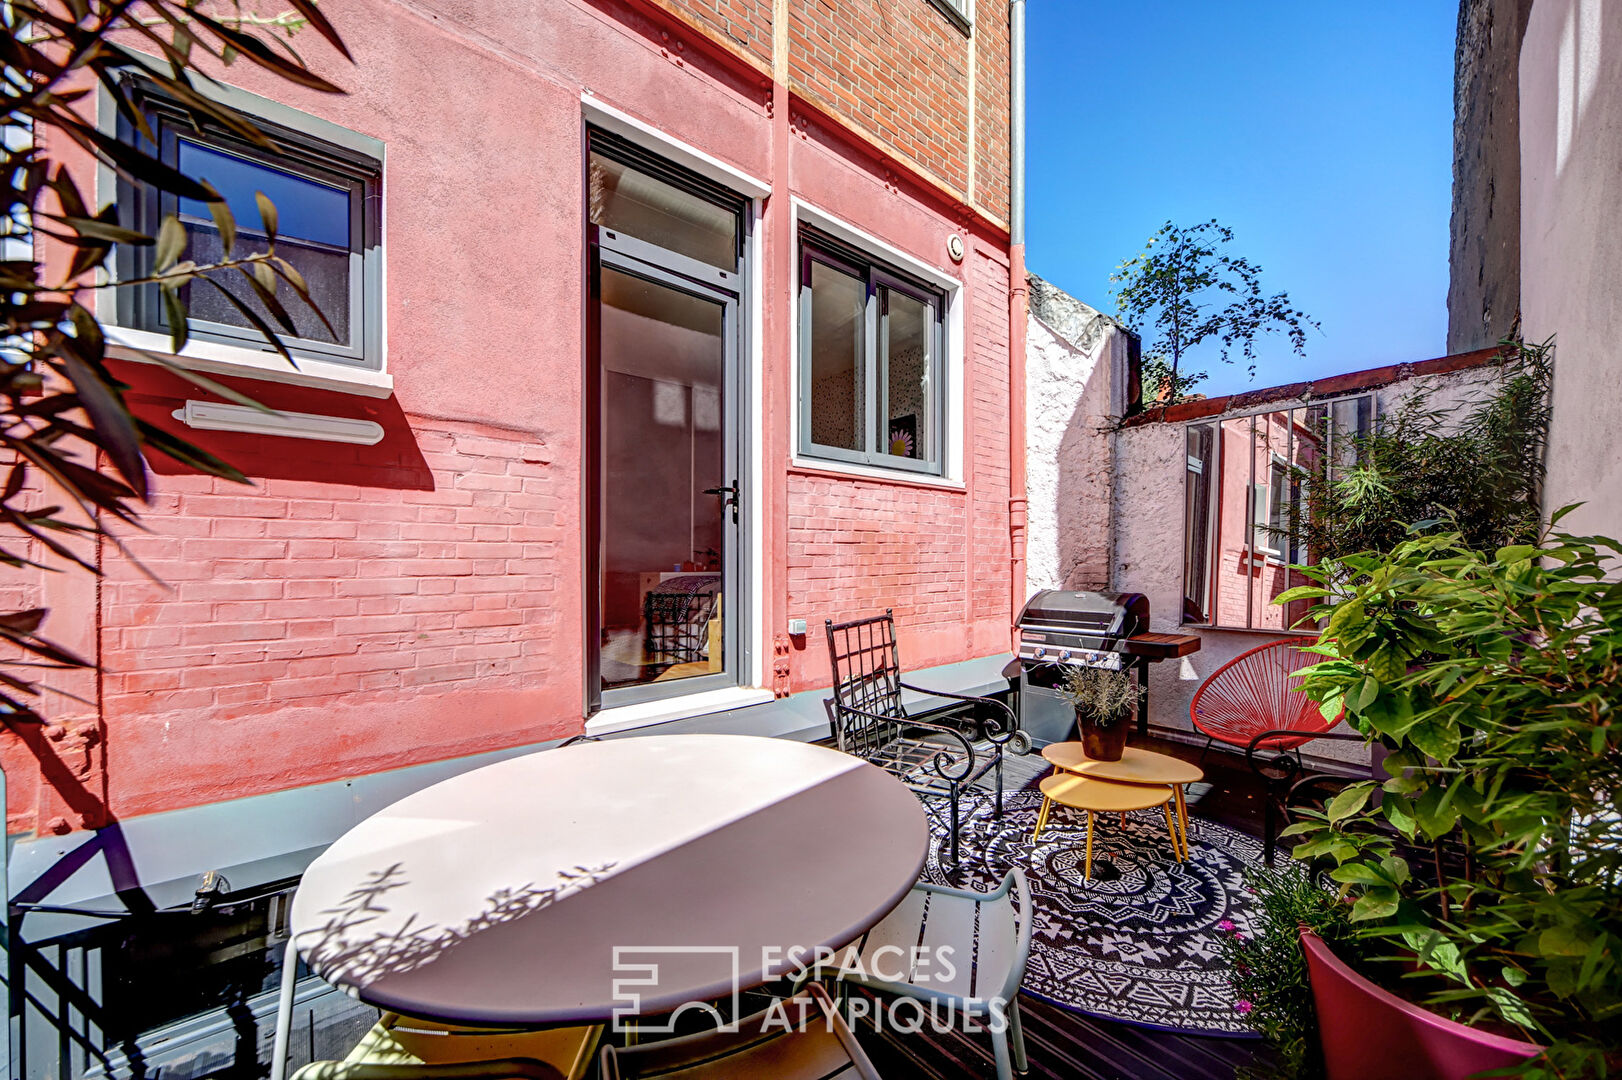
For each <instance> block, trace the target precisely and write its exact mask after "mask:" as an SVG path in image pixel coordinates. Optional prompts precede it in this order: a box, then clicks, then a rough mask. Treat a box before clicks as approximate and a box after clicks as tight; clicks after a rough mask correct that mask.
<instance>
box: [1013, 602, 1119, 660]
mask: <svg viewBox="0 0 1622 1080" xmlns="http://www.w3.org/2000/svg"><path fill="white" fill-rule="evenodd" d="M1148 629H1149V598H1148V597H1147V596H1144V595H1143V594H1142V593H1107V592H1067V591H1064V590H1061V589H1043V590H1042V591H1041V592H1039V593H1037V594H1036V595H1035V596H1033V597H1031V599H1030V601H1029V602H1028V603H1026V605H1025V609H1024V610H1023V611H1021V612H1020V613H1019V658H1020V660H1021V661H1022V662H1024V663H1025V664H1027V665H1029V664H1044V663H1045V664H1071V665H1074V666H1076V667H1101V668H1109V669H1111V670H1112V671H1120V670H1121V669H1122V668H1123V667H1125V666H1126V653H1125V652H1124V651H1123V648H1122V643H1123V642H1125V641H1126V639H1127V638H1130V637H1132V636H1133V635H1134V634H1139V633H1142V632H1144V631H1147V630H1148Z"/></svg>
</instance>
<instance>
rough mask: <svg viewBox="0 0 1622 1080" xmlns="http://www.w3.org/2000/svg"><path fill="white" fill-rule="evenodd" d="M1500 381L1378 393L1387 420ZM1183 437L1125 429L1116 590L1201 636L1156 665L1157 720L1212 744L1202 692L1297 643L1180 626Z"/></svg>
mask: <svg viewBox="0 0 1622 1080" xmlns="http://www.w3.org/2000/svg"><path fill="white" fill-rule="evenodd" d="M1498 377H1499V369H1498V368H1496V367H1481V368H1472V369H1467V370H1465V371H1460V372H1455V373H1452V374H1448V375H1440V376H1426V377H1421V378H1413V379H1407V380H1403V381H1401V382H1397V383H1393V384H1391V385H1388V386H1386V387H1383V388H1381V389H1379V390H1377V391H1375V394H1376V399H1377V402H1378V409H1379V412H1380V413H1381V414H1385V413H1388V412H1390V411H1392V410H1394V409H1396V408H1398V407H1400V405H1401V403H1402V402H1403V401H1405V400H1408V399H1410V398H1411V397H1413V395H1415V394H1417V393H1424V394H1426V395H1427V402H1426V403H1427V406H1428V407H1430V408H1449V407H1452V406H1455V405H1460V404H1465V405H1468V403H1470V402H1474V401H1479V400H1482V399H1484V398H1485V397H1487V396H1489V395H1490V393H1491V390H1492V388H1493V386H1494V385H1495V384H1496V382H1497V380H1498ZM1301 404H1303V402H1300V401H1281V402H1278V403H1276V404H1275V405H1273V406H1271V407H1272V408H1276V409H1287V408H1292V407H1296V406H1299V405H1301ZM1245 411H1247V412H1254V411H1255V409H1254V408H1252V409H1249V410H1245ZM1224 415H1242V413H1232V414H1224ZM1215 419H1219V417H1205V418H1202V419H1201V421H1200V422H1202V423H1204V422H1210V421H1212V420H1215ZM1184 428H1185V425H1184V424H1182V423H1163V422H1161V423H1146V424H1141V425H1138V426H1134V427H1128V428H1123V429H1122V430H1120V431H1119V432H1117V433H1116V434H1115V436H1114V440H1115V491H1114V518H1115V567H1114V581H1113V587H1114V588H1115V589H1117V590H1120V591H1123V592H1141V593H1143V594H1145V595H1146V596H1148V597H1149V609H1150V617H1151V622H1152V624H1153V626H1152V628H1153V629H1154V630H1157V631H1162V632H1166V633H1193V634H1197V635H1199V637H1200V639H1201V644H1200V651H1199V652H1197V653H1195V654H1193V655H1192V656H1187V657H1184V658H1182V659H1181V660H1173V661H1167V662H1164V663H1160V664H1153V665H1151V666H1150V669H1149V721H1150V724H1151V726H1152V727H1154V728H1155V729H1157V731H1158V732H1160V733H1162V734H1166V735H1169V736H1171V737H1174V738H1176V737H1186V738H1198V739H1199V741H1201V742H1203V741H1204V738H1205V737H1204V736H1203V735H1198V733H1196V732H1195V731H1194V726H1193V724H1192V723H1191V722H1190V720H1189V705H1190V703H1191V702H1192V701H1193V698H1194V692H1195V691H1196V690H1198V689H1199V687H1200V684H1201V683H1203V682H1204V681H1205V680H1206V679H1208V678H1209V677H1210V676H1211V674H1212V673H1213V672H1215V671H1216V669H1217V668H1219V667H1221V666H1222V665H1223V664H1225V663H1227V662H1228V661H1229V660H1232V659H1233V658H1234V657H1236V656H1238V655H1239V654H1240V653H1242V652H1244V651H1245V650H1247V649H1252V648H1256V647H1258V646H1260V645H1264V644H1266V643H1267V642H1269V641H1276V640H1278V639H1279V638H1281V637H1284V636H1294V635H1281V634H1273V633H1267V632H1263V631H1253V630H1211V629H1206V628H1202V627H1185V626H1182V625H1181V617H1182V609H1183V604H1182V591H1183V513H1184V510H1183V507H1184V490H1183V485H1184V478H1185V475H1186V472H1187V468H1186V458H1185V455H1186V453H1187V444H1186V440H1185V436H1184ZM1313 755H1317V756H1322V757H1325V758H1332V759H1338V760H1343V761H1366V760H1367V756H1366V754H1365V753H1364V752H1363V751H1362V749H1361V747H1359V746H1358V745H1357V744H1355V743H1319V744H1317V745H1316V746H1314V747H1311V748H1309V756H1313Z"/></svg>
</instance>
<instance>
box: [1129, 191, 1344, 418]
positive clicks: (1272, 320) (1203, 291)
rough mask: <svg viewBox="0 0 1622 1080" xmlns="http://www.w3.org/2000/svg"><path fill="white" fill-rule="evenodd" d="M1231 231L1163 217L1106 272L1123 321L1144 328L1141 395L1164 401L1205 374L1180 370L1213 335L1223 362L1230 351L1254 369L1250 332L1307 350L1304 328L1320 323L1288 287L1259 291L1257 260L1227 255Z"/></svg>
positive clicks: (1231, 356) (1181, 396) (1178, 396)
mask: <svg viewBox="0 0 1622 1080" xmlns="http://www.w3.org/2000/svg"><path fill="white" fill-rule="evenodd" d="M1232 242H1233V230H1232V229H1230V228H1228V227H1227V226H1225V225H1219V224H1218V223H1217V222H1216V221H1214V220H1212V221H1202V222H1200V223H1199V224H1198V225H1191V226H1186V227H1185V226H1181V225H1177V224H1174V223H1173V222H1170V221H1168V222H1166V223H1165V224H1164V225H1162V226H1161V227H1160V229H1159V230H1158V231H1157V232H1156V233H1155V234H1154V235H1153V236H1151V237H1149V240H1148V242H1147V243H1146V244H1145V245H1144V250H1143V251H1142V252H1140V253H1139V254H1137V255H1134V256H1133V257H1132V258H1130V259H1128V260H1127V261H1126V262H1124V263H1122V264H1121V265H1120V266H1118V267H1117V268H1116V270H1115V273H1113V274H1111V275H1110V284H1111V287H1112V289H1111V291H1112V294H1113V295H1114V297H1115V304H1116V310H1117V312H1118V314H1119V315H1120V318H1121V321H1122V322H1124V323H1126V324H1127V326H1129V327H1131V328H1132V329H1133V330H1135V331H1137V332H1139V333H1146V334H1147V335H1149V338H1148V342H1147V344H1146V345H1145V347H1144V354H1143V374H1144V396H1145V398H1146V399H1148V400H1151V401H1155V402H1157V403H1159V404H1165V405H1170V404H1173V403H1175V402H1178V401H1181V400H1183V399H1184V398H1186V397H1187V396H1188V394H1189V391H1190V390H1191V389H1192V388H1193V387H1194V386H1195V385H1196V384H1198V383H1199V382H1200V381H1201V380H1203V379H1204V378H1205V377H1206V373H1205V372H1203V371H1198V372H1187V371H1184V370H1183V361H1184V360H1185V359H1186V358H1187V357H1188V355H1189V353H1190V352H1191V351H1193V350H1195V349H1196V348H1198V347H1199V346H1200V345H1202V344H1204V343H1206V342H1213V343H1214V344H1215V346H1216V350H1217V356H1218V358H1219V359H1221V361H1222V362H1223V363H1225V364H1231V363H1233V362H1234V356H1235V354H1237V355H1239V356H1241V357H1243V358H1244V360H1245V362H1246V364H1247V365H1248V367H1249V369H1250V373H1251V374H1252V375H1254V374H1255V373H1256V339H1257V338H1258V337H1260V336H1261V335H1263V334H1269V333H1282V334H1284V335H1285V336H1286V337H1288V338H1289V341H1290V347H1291V349H1292V350H1293V351H1294V352H1295V354H1296V355H1297V356H1305V355H1306V348H1307V329H1308V328H1309V327H1310V328H1312V329H1317V327H1318V324H1317V323H1316V322H1314V321H1313V320H1312V319H1309V318H1308V317H1307V316H1306V314H1305V313H1304V312H1302V311H1300V310H1298V309H1297V308H1295V307H1294V306H1293V305H1292V304H1291V303H1290V297H1289V294H1288V293H1283V292H1280V293H1274V294H1273V295H1272V296H1268V295H1266V294H1265V293H1263V291H1262V286H1261V274H1262V269H1261V267H1259V266H1257V265H1256V264H1255V263H1253V262H1251V261H1250V260H1249V259H1246V258H1242V257H1240V256H1237V255H1232V254H1229V252H1228V245H1229V244H1230V243H1232Z"/></svg>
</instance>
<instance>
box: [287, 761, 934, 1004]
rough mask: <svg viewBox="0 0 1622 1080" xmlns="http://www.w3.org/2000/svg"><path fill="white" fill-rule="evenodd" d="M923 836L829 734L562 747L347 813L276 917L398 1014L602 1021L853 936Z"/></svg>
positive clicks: (887, 789)
mask: <svg viewBox="0 0 1622 1080" xmlns="http://www.w3.org/2000/svg"><path fill="white" fill-rule="evenodd" d="M928 842H929V837H928V828H927V825H926V823H925V820H924V815H923V811H922V808H921V807H920V806H919V805H918V801H917V798H916V797H915V796H914V795H913V794H912V792H910V791H908V790H907V789H906V788H905V787H904V786H902V785H901V784H900V783H899V782H898V781H896V780H895V779H893V778H892V777H890V776H889V775H887V774H885V773H884V772H882V771H881V770H879V769H876V768H874V767H873V766H871V765H867V764H865V763H863V762H861V761H860V760H858V759H856V758H854V757H851V756H849V755H846V754H841V753H839V752H837V751H834V750H828V749H825V748H823V747H818V746H811V745H809V744H805V743H797V742H792V741H788V740H780V739H763V738H755V737H750V736H741V735H665V736H658V735H650V736H642V737H636V738H629V739H619V740H613V741H609V742H601V743H580V744H576V745H574V746H570V747H563V748H559V749H555V750H549V751H544V752H541V753H538V754H530V755H526V756H524V757H521V758H512V759H509V760H507V761H503V762H499V763H497V764H495V765H490V766H487V767H485V768H482V769H476V770H474V771H472V772H468V773H464V774H462V775H461V776H457V777H453V778H452V779H450V780H446V781H444V782H443V783H439V784H435V785H434V786H432V787H429V788H426V789H424V790H422V791H419V792H417V793H416V794H414V795H411V796H408V797H407V798H405V799H402V800H400V801H399V802H397V803H395V804H394V805H393V806H390V807H388V808H387V809H385V810H383V811H381V812H379V813H377V814H375V815H373V816H372V817H370V818H368V819H367V820H365V821H363V822H361V823H360V824H359V825H357V826H356V827H355V828H354V829H352V830H350V831H349V832H348V833H346V834H345V835H344V836H342V837H340V838H339V839H338V840H337V841H336V842H335V843H334V844H333V845H332V846H331V847H330V848H328V849H327V850H326V851H325V852H324V853H323V854H322V855H321V856H320V857H319V858H317V859H316V860H315V861H314V862H313V863H312V864H311V865H310V867H309V869H308V870H307V871H306V872H305V875H304V879H303V881H302V883H301V884H300V886H299V890H298V893H297V895H296V896H295V897H294V900H293V910H292V916H291V919H292V930H293V935H294V940H295V941H296V942H297V944H298V949H299V952H300V953H301V954H302V955H303V956H304V958H305V960H306V961H308V962H309V964H310V966H311V968H312V969H313V970H314V971H315V972H316V973H317V974H318V975H320V976H321V977H323V978H325V979H326V980H328V981H329V982H332V983H334V984H335V985H338V986H341V987H343V988H345V989H346V990H348V991H349V992H351V993H353V994H354V995H355V996H357V997H359V998H360V999H361V1000H363V1001H366V1002H368V1003H370V1004H372V1005H376V1006H378V1007H380V1008H385V1009H390V1010H393V1011H397V1012H403V1013H406V1014H409V1015H413V1016H420V1017H425V1018H431V1019H437V1020H444V1021H449V1022H451V1023H465V1024H481V1023H483V1024H525V1025H541V1024H554V1023H586V1022H601V1021H603V1020H606V1019H608V1018H609V1017H610V1016H611V1015H612V1014H613V1013H614V1011H615V1010H616V1009H624V1008H626V1007H627V1005H628V1003H629V998H630V996H631V995H636V996H638V997H639V998H640V1001H641V1005H640V1011H641V1012H642V1013H643V1014H644V1015H655V1014H658V1013H661V1012H665V1011H668V1010H670V1009H672V1008H675V1007H678V1006H680V1005H682V1004H685V1003H686V1002H689V1001H702V1000H705V999H709V998H718V997H723V996H725V995H727V994H729V993H731V992H732V991H733V989H734V988H735V987H739V988H748V987H750V986H756V985H759V984H760V983H762V982H765V981H766V980H767V979H769V978H773V977H776V976H777V975H779V974H782V973H783V972H785V971H788V970H791V969H792V968H793V967H794V965H793V963H792V962H791V961H790V960H788V959H786V958H783V954H782V952H780V951H774V950H788V949H791V948H801V949H809V948H814V947H817V946H828V947H833V948H837V947H839V946H842V945H844V944H846V943H848V942H850V941H852V940H854V939H855V938H856V937H857V936H859V935H860V934H862V933H863V932H864V931H866V930H867V929H868V928H869V927H871V926H872V925H873V924H874V923H876V922H877V921H878V920H879V919H881V918H883V916H884V915H886V914H887V913H888V912H889V911H890V910H891V909H892V908H893V907H894V906H895V905H896V904H897V903H898V902H899V901H900V900H901V898H902V897H903V896H904V895H905V894H906V892H907V890H908V889H909V888H911V886H912V884H913V882H914V881H915V880H917V877H918V874H919V872H920V871H921V870H922V868H923V862H924V856H925V854H926V853H927V849H928ZM734 951H735V953H736V959H734V956H733V953H734ZM650 964H652V965H657V975H656V976H652V975H651V973H650V972H648V971H646V970H644V969H646V968H647V967H648V965H650ZM637 979H643V980H647V982H646V984H645V985H644V984H641V983H636V982H635V980H637ZM616 981H618V982H620V983H622V985H621V986H619V987H616V986H615V983H616Z"/></svg>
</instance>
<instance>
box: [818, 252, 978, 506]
mask: <svg viewBox="0 0 1622 1080" xmlns="http://www.w3.org/2000/svg"><path fill="white" fill-rule="evenodd" d="M799 257H800V262H799V267H800V273H799V290H800V295H799V297H798V301H797V302H798V304H799V308H798V310H799V320H800V326H799V335H798V336H799V341H798V343H797V349H798V356H799V364H798V367H799V374H798V379H797V384H798V385H797V390H798V393H799V406H798V410H797V415H798V418H799V423H798V438H797V439H796V444H797V445H796V450H797V453H798V455H799V456H800V457H801V458H805V459H821V460H825V461H838V462H845V463H848V464H854V465H866V466H868V467H870V468H876V469H891V470H894V471H896V472H906V473H916V474H921V475H924V476H935V477H942V476H945V475H946V460H947V450H948V447H947V428H946V421H947V414H946V409H947V387H946V370H947V369H946V315H947V298H946V294H945V293H944V292H942V291H941V290H940V289H938V288H935V287H934V286H931V285H927V284H925V283H924V282H922V281H919V280H918V279H917V278H914V277H912V276H910V275H908V274H905V273H903V272H901V271H899V270H897V269H895V268H894V267H892V266H889V265H887V264H885V263H883V262H881V261H879V260H877V259H873V258H871V257H869V256H867V255H865V254H863V253H862V252H860V251H858V250H856V249H855V248H853V247H851V246H850V245H849V244H845V243H843V242H841V241H839V240H837V239H835V238H833V237H831V236H829V235H827V234H826V233H823V232H821V231H820V230H817V229H814V228H812V227H810V226H802V227H801V229H800V236H799ZM818 262H820V263H822V264H824V265H826V266H828V267H830V268H832V269H834V270H837V271H839V272H841V273H844V274H848V275H850V276H851V277H854V278H856V279H858V280H859V281H862V282H864V283H865V285H866V289H867V301H866V319H865V322H864V324H863V331H862V359H863V377H864V379H865V382H866V393H865V395H864V397H863V401H864V404H865V406H866V409H865V414H866V415H865V418H864V426H863V444H864V446H865V447H866V448H865V449H862V450H851V449H848V448H846V447H841V446H824V445H822V444H821V443H818V442H814V441H813V440H812V427H811V405H812V401H811V367H812V365H811V279H812V277H813V271H812V266H813V265H814V264H815V263H818ZM881 289H882V290H885V291H886V292H899V293H901V294H902V295H904V296H907V297H909V298H911V299H913V300H916V301H918V302H919V303H921V304H924V305H925V306H927V307H928V308H929V310H930V311H931V313H932V319H931V325H932V330H933V334H932V343H931V348H930V350H929V354H930V355H929V375H930V386H931V389H930V398H931V400H930V401H929V402H928V408H929V412H930V416H931V421H932V428H933V431H934V446H933V447H931V450H932V451H933V452H932V454H931V455H930V457H929V458H906V457H901V456H899V455H897V454H891V453H889V452H888V451H886V450H885V449H883V448H884V446H885V445H886V443H887V439H886V438H885V437H881V436H879V435H878V431H879V418H880V417H882V416H885V415H886V414H887V413H888V412H889V386H890V381H889V369H888V366H887V365H888V357H887V355H886V354H887V352H888V349H887V344H888V341H887V338H888V335H887V333H882V332H881V327H882V325H883V324H882V319H883V318H884V317H885V315H886V314H887V313H886V312H884V311H883V310H882V308H883V304H882V302H881V300H880V290H881ZM887 424H888V422H887V421H886V432H888V426H887Z"/></svg>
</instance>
